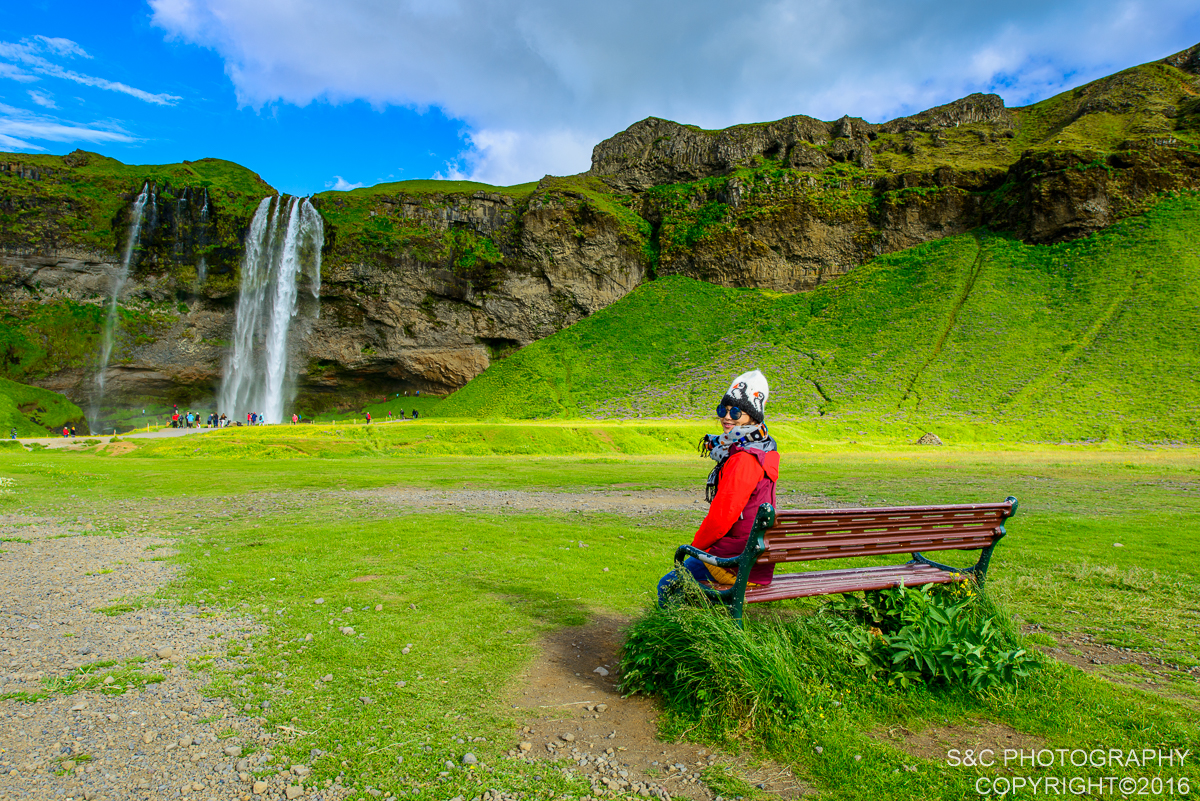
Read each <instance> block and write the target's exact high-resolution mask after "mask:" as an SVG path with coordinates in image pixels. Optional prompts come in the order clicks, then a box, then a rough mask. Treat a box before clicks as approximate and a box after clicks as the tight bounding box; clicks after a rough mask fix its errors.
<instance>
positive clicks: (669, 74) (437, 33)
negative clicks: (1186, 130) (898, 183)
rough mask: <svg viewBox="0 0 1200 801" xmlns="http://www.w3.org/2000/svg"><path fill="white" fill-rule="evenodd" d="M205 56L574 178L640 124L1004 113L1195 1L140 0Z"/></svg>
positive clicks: (1142, 43)
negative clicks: (434, 126) (427, 123)
mask: <svg viewBox="0 0 1200 801" xmlns="http://www.w3.org/2000/svg"><path fill="white" fill-rule="evenodd" d="M149 2H150V5H151V7H152V9H153V12H154V17H153V19H154V22H155V24H157V25H159V26H161V27H162V28H163V29H164V30H166V31H167V32H168V34H169V35H170V36H173V37H176V38H179V39H183V40H187V41H190V42H194V43H197V44H200V45H203V46H206V47H210V48H212V49H214V50H215V51H217V52H218V53H219V54H220V55H221V56H222V57H223V58H224V59H225V64H226V72H227V74H228V75H229V77H230V79H231V80H232V81H233V84H234V87H235V89H236V91H237V94H238V97H239V99H240V101H241V102H242V103H244V104H246V105H250V106H255V107H260V106H262V105H265V104H270V103H275V102H285V103H294V104H298V105H304V104H307V103H310V102H313V101H323V102H331V103H342V102H349V101H352V100H359V99H361V100H365V101H367V102H370V103H372V104H375V105H376V106H380V107H382V106H386V105H389V104H395V105H406V106H411V107H415V108H418V109H423V108H427V107H431V106H436V107H439V108H441V109H442V110H444V111H445V112H446V113H447V114H448V115H450V116H452V117H455V118H458V119H462V120H464V121H466V123H467V124H468V126H469V133H468V140H469V141H470V143H471V147H470V148H469V149H468V150H467V151H466V152H464V153H463V154H462V155H461V156H460V158H459V160H458V162H456V163H455V164H452V165H448V167H447V171H448V172H450V173H453V174H459V175H470V176H471V177H473V178H478V179H481V180H492V181H498V182H501V183H511V182H515V181H526V180H536V179H537V178H539V177H540V176H541V175H542V174H543V173H546V172H552V173H570V172H577V171H580V170H584V169H587V167H588V166H589V159H588V152H589V150H590V147H591V145H593V144H594V143H595V142H597V141H599V140H600V139H602V138H604V137H607V136H610V135H612V134H613V133H615V132H617V131H619V130H621V129H623V128H625V127H626V126H628V125H629V124H631V123H633V122H635V121H637V120H638V119H641V118H644V117H646V116H650V115H654V116H661V117H668V118H672V119H677V120H680V121H682V122H690V123H695V124H698V125H702V126H705V127H722V126H726V125H731V124H734V123H738V122H752V121H760V120H771V119H778V118H780V117H785V116H788V115H792V114H800V113H803V114H809V115H812V116H816V117H821V118H825V119H833V118H836V117H840V116H841V115H842V114H851V115H855V116H862V117H866V118H867V119H870V120H873V121H881V120H884V119H889V118H891V117H895V116H900V115H903V114H907V113H913V112H916V111H919V110H921V109H923V108H927V107H929V106H931V105H936V104H938V103H944V102H947V101H949V100H952V99H954V98H956V97H961V96H962V95H965V94H968V93H970V92H973V91H988V90H991V89H995V90H996V91H998V92H999V93H1000V94H1002V95H1003V96H1004V97H1005V99H1006V101H1007V102H1008V103H1009V104H1010V105H1020V104H1024V103H1027V102H1030V101H1032V100H1036V99H1040V98H1042V97H1044V96H1046V95H1047V94H1050V93H1053V92H1055V91H1059V90H1061V89H1064V88H1067V87H1069V86H1073V85H1077V84H1079V83H1082V82H1084V81H1086V80H1090V79H1093V78H1096V77H1100V76H1101V75H1104V74H1107V73H1109V72H1112V71H1114V70H1115V69H1119V68H1122V67H1125V66H1128V65H1131V64H1135V63H1139V62H1143V61H1149V60H1152V59H1155V58H1160V57H1162V56H1165V55H1168V54H1170V53H1171V52H1174V51H1176V50H1179V49H1182V48H1183V47H1186V46H1188V45H1190V44H1193V43H1195V42H1196V41H1197V40H1198V39H1200V8H1198V7H1197V5H1196V3H1195V0H1064V1H1063V2H1058V3H1047V2H1044V0H1011V2H1008V3H963V2H960V1H958V0H956V1H955V2H951V1H950V0H907V2H900V3H898V2H895V0H744V2H741V3H730V2H727V0H692V2H690V3H686V4H682V3H679V2H666V1H665V0H657V2H656V1H655V0H649V1H648V0H607V2H605V3H564V2H562V1H561V0H393V2H388V3H380V2H378V0H341V2H337V3H329V2H327V0H256V2H254V3H246V2H244V0H149Z"/></svg>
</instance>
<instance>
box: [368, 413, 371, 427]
mask: <svg viewBox="0 0 1200 801" xmlns="http://www.w3.org/2000/svg"><path fill="white" fill-rule="evenodd" d="M367 425H371V413H370V412H367Z"/></svg>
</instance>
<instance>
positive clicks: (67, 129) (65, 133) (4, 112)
mask: <svg viewBox="0 0 1200 801" xmlns="http://www.w3.org/2000/svg"><path fill="white" fill-rule="evenodd" d="M29 140H41V141H46V142H86V143H88V144H106V143H109V142H121V143H128V142H133V141H136V140H135V139H134V138H133V137H132V136H130V135H129V134H128V133H126V132H125V131H124V130H122V129H121V128H119V127H117V126H115V125H98V124H91V125H88V124H81V123H74V122H65V121H62V120H58V119H54V118H52V117H47V116H45V115H42V114H37V113H35V112H32V111H27V110H26V109H22V108H15V107H13V106H9V105H6V104H4V103H0V144H2V145H4V146H5V147H8V148H9V149H11V150H44V149H45V148H43V147H41V146H39V145H35V144H32V143H31V142H30V141H29Z"/></svg>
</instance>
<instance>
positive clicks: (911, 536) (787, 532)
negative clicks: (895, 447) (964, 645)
mask: <svg viewBox="0 0 1200 801" xmlns="http://www.w3.org/2000/svg"><path fill="white" fill-rule="evenodd" d="M1016 513H1017V499H1016V498H1013V497H1012V496H1009V497H1008V498H1007V499H1005V500H1004V501H1003V502H1001V503H972V504H953V505H948V506H897V507H881V508H875V509H781V510H779V511H776V510H775V508H774V507H772V506H771V504H769V503H764V504H763V505H762V506H760V507H758V515H757V517H756V518H755V520H754V529H753V530H752V531H751V532H750V538H749V539H748V540H747V541H746V549H745V550H744V551H742V554H741V555H740V556H735V557H730V558H722V557H718V556H713V555H712V554H709V553H706V552H705V551H701V550H700V549H699V548H695V547H693V546H691V545H683V546H680V547H679V548H678V549H677V550H676V552H675V564H676V567H677V569H678V570H682V567H681V565H682V563H683V561H684V560H685V559H686V558H687V557H689V556H694V557H696V558H697V559H699V560H700V561H702V562H705V563H707V564H710V565H716V566H717V567H723V568H725V569H726V570H729V571H734V570H736V571H737V581H736V582H735V583H734V584H731V585H730V584H715V583H711V582H703V583H702V584H701V588H702V589H703V590H704V592H705V594H706V595H708V596H709V597H710V598H712V599H713V600H719V601H721V602H722V603H724V604H726V605H727V606H729V607H730V613H731V614H732V615H733V617H734V619H735V620H737V621H738V623H739V625H740V624H741V619H742V611H743V609H744V608H745V605H746V604H753V603H762V602H764V601H778V600H782V599H784V598H804V597H807V596H811V595H836V594H838V593H843V592H856V591H858V590H882V589H887V588H889V587H896V586H899V585H900V584H901V583H903V584H905V585H906V586H913V585H924V584H946V583H950V582H953V581H963V580H965V579H967V578H972V579H974V580H975V581H976V582H977V583H979V584H982V583H983V581H984V579H985V578H986V576H987V569H988V562H989V561H990V560H991V558H992V550H993V549H994V548H995V547H996V543H997V542H999V541H1000V538H1001V537H1003V536H1004V534H1005V531H1004V521H1005V520H1007V519H1008V518H1010V517H1012V516H1013V515H1015V514H1016ZM975 550H978V551H980V554H979V559H978V560H977V561H976V562H975V564H974V565H973V566H971V567H967V568H956V567H950V566H949V565H943V564H940V563H938V562H934V561H932V560H930V559H927V558H926V557H925V556H923V554H924V553H930V552H933V551H975ZM895 553H907V554H911V555H912V559H911V560H910V561H908V562H906V563H904V564H900V565H887V566H883V567H859V568H848V569H842V570H813V571H806V572H803V573H776V574H775V576H774V578H773V580H772V581H771V583H770V584H769V585H767V586H765V587H760V586H753V587H747V586H746V585H747V579H748V578H749V575H750V568H751V567H753V566H754V565H755V564H756V563H759V564H781V563H785V562H812V561H817V560H821V559H846V558H849V557H856V556H877V555H882V554H895Z"/></svg>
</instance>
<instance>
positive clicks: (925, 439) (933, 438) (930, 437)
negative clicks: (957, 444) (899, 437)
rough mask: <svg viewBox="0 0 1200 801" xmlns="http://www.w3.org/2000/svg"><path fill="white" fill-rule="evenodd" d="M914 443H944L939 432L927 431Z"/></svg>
mask: <svg viewBox="0 0 1200 801" xmlns="http://www.w3.org/2000/svg"><path fill="white" fill-rule="evenodd" d="M913 444H914V445H944V444H945V443H943V442H942V440H941V438H940V437H938V435H937V434H933V433H930V432H926V433H924V434H922V435H921V438H920V439H919V440H917V441H916V442H914V443H913Z"/></svg>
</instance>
